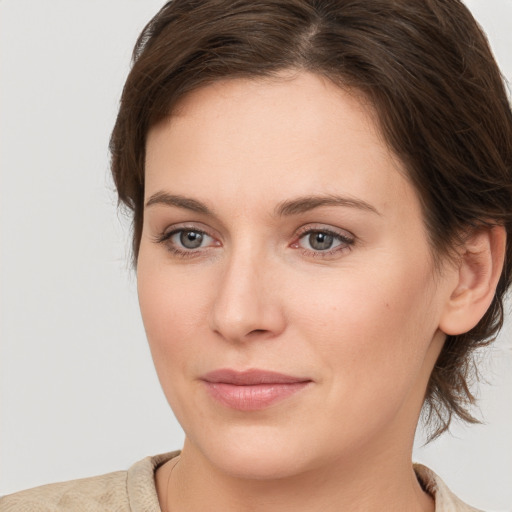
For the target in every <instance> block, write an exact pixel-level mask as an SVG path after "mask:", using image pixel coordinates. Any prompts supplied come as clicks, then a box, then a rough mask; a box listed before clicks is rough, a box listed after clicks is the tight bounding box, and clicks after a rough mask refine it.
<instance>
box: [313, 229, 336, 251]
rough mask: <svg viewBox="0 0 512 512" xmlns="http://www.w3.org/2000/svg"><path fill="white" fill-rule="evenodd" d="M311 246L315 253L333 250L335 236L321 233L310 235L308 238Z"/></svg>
mask: <svg viewBox="0 0 512 512" xmlns="http://www.w3.org/2000/svg"><path fill="white" fill-rule="evenodd" d="M308 243H309V246H310V247H311V248H312V249H313V250H315V251H326V250H328V249H331V247H332V245H333V243H334V236H332V235H330V234H329V233H322V232H320V231H317V232H314V233H310V234H309V236H308Z"/></svg>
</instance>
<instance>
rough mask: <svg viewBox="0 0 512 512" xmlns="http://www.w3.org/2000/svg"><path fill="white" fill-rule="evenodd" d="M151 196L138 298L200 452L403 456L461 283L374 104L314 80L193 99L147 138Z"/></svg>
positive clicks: (207, 457) (219, 87)
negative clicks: (443, 269)
mask: <svg viewBox="0 0 512 512" xmlns="http://www.w3.org/2000/svg"><path fill="white" fill-rule="evenodd" d="M145 201H146V208H145V213H144V227H143V233H142V241H141V246H140V253H139V260H138V291H139V300H140V306H141V310H142V316H143V320H144V325H145V328H146V332H147V336H148V339H149V344H150V347H151V351H152V355H153V358H154V362H155V366H156V369H157V372H158V376H159V378H160V382H161V384H162V387H163V390H164V392H165V395H166V397H167V399H168V401H169V403H170V405H171V407H172V409H173V411H174V413H175V414H176V416H177V418H178V420H179V422H180V423H181V425H182V427H183V429H184V431H185V433H186V438H187V440H186V444H185V446H186V449H187V450H189V452H190V453H194V454H195V455H196V456H198V457H202V459H203V460H204V461H208V463H210V464H212V465H213V466H215V467H217V468H220V469H222V470H224V471H226V472H228V473H230V474H233V475H242V476H252V477H256V478H265V477H278V476H286V475H290V474H294V473H299V472H301V471H306V470H307V469H311V468H314V467H319V466H321V465H329V464H330V463H333V464H335V463H336V461H339V460H341V459H343V460H345V461H356V460H363V459H364V458H365V457H370V454H371V456H372V457H374V456H375V454H377V453H380V454H382V455H383V456H384V454H386V453H389V452H388V450H392V451H393V453H395V454H396V453H401V450H402V451H403V452H404V453H408V450H409V448H410V446H409V445H410V444H412V437H413V435H414V429H415V426H416V422H417V416H418V414H419V410H420V407H421V404H422V401H423V397H424V394H425V388H426V385H427V381H428V376H429V374H430V372H431V370H432V367H433V365H434V362H435V359H436V357H437V355H438V353H439V350H440V348H441V346H442V342H443V340H444V335H443V334H442V333H441V332H440V331H439V329H438V325H439V319H440V316H441V312H442V310H443V306H444V304H445V302H446V300H447V297H448V296H449V286H447V281H449V280H447V279H445V278H444V277H443V279H442V280H441V279H440V278H439V277H438V276H437V274H435V273H434V271H433V267H432V260H431V253H430V248H429V245H428V241H427V234H426V232H425V227H424V225H423V221H422V216H421V211H420V204H419V201H418V198H417V196H416V194H415V192H414V190H413V188H412V186H411V185H410V184H409V182H408V181H407V180H406V179H405V178H404V171H403V169H402V168H401V164H400V162H399V161H398V160H397V159H396V158H395V157H394V156H393V155H392V154H391V152H390V151H389V150H388V148H387V147H386V145H385V143H384V142H383V139H382V137H381V136H380V134H379V131H378V129H377V127H376V125H375V122H374V120H373V118H372V113H371V110H370V108H369V107H368V105H367V104H365V103H364V101H362V100H361V99H360V98H359V99H358V97H357V96H356V95H351V94H349V93H348V92H346V91H343V90H341V89H339V88H338V87H336V86H335V85H333V84H332V83H330V82H329V81H327V80H324V79H322V78H320V77H318V76H316V75H313V74H307V73H297V74H296V75H294V76H292V75H288V76H287V77H284V76H283V79H282V80H277V79H276V80H272V81H271V80H267V81H262V80H260V81H256V80H241V79H234V80H227V81H223V82H220V83H217V84H215V85H211V86H208V87H205V88H203V89H200V90H198V91H196V92H193V93H191V94H189V95H188V96H187V97H186V98H185V99H183V100H182V101H181V103H180V104H179V108H178V109H177V111H176V114H175V115H173V117H172V119H170V120H166V121H165V122H162V123H161V124H159V125H157V126H156V127H154V128H153V129H152V130H151V131H150V133H149V135H148V140H147V155H146V197H145ZM276 374H277V375H276Z"/></svg>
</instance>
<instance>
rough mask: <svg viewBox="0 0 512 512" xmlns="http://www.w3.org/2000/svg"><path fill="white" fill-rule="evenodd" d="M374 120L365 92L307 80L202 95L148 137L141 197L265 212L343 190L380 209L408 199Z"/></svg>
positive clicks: (209, 89) (243, 82)
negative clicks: (229, 203) (265, 206)
mask: <svg viewBox="0 0 512 512" xmlns="http://www.w3.org/2000/svg"><path fill="white" fill-rule="evenodd" d="M375 119H376V118H375V113H374V111H373V109H372V108H371V106H370V105H369V102H368V101H365V99H364V97H363V96H362V94H356V93H355V92H353V91H347V90H344V89H341V88H339V87H338V86H336V85H334V84H333V83H332V82H331V81H329V80H328V79H326V78H323V77H320V76H318V75H315V74H311V73H295V74H294V75H291V74H289V73H288V74H287V75H283V76H281V77H278V78H272V79H264V80H263V79H258V80H249V79H231V80H225V81H221V82H218V83H215V84H212V85H209V86H206V87H203V88H200V89H198V90H196V91H193V92H192V93H189V94H188V95H186V96H185V97H184V98H182V100H181V101H180V102H179V103H178V104H177V105H176V108H175V109H174V111H173V114H172V116H170V117H169V118H167V119H165V120H164V121H162V122H160V123H159V124H157V125H156V126H154V127H153V128H152V129H151V130H150V132H149V134H148V139H147V148H146V199H147V197H149V196H150V195H152V194H154V193H156V192H158V191H160V190H164V189H167V188H169V187H171V188H172V191H173V192H176V193H185V192H186V193H189V192H190V188H191V187H193V189H194V194H196V195H197V196H199V197H202V198H204V199H205V200H212V199H213V200H215V198H219V199H221V198H226V197H231V200H233V198H237V197H244V198H246V201H245V203H244V206H245V207H248V206H249V205H250V204H252V203H258V205H261V204H262V203H263V202H265V200H266V201H267V202H268V203H269V207H270V203H271V202H274V203H275V202H278V201H282V200H283V199H286V197H285V196H286V195H304V194H305V193H308V194H319V193H331V194H332V193H339V194H344V195H349V196H354V197H356V196H357V197H360V198H361V199H364V200H367V201H368V202H373V203H374V204H375V206H376V208H377V209H384V210H385V209H386V208H387V203H389V202H390V201H391V202H393V201H395V202H396V197H403V198H407V197H408V196H410V195H411V194H412V195H413V196H414V193H413V191H412V189H411V187H410V185H409V184H408V182H407V180H405V179H404V177H403V176H404V175H405V170H404V168H403V166H402V164H401V162H400V161H399V160H398V159H397V158H396V157H395V155H394V154H393V153H392V152H391V151H390V150H389V148H388V146H387V145H386V143H385V142H384V140H383V137H382V135H381V133H380V130H379V129H378V126H377V123H376V122H375ZM405 206H406V207H407V206H408V205H405ZM409 206H410V205H409Z"/></svg>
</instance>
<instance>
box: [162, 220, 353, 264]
mask: <svg viewBox="0 0 512 512" xmlns="http://www.w3.org/2000/svg"><path fill="white" fill-rule="evenodd" d="M187 231H188V232H194V233H198V234H200V235H203V236H207V237H210V238H213V237H212V236H210V235H209V234H208V233H207V232H206V231H203V230H201V229H197V228H194V227H180V228H177V229H174V230H172V231H169V232H164V233H162V234H161V235H158V236H157V237H156V238H155V242H156V243H158V244H164V245H165V247H166V249H167V250H168V251H169V252H171V253H172V254H173V255H174V256H177V257H179V258H194V257H197V256H200V255H201V249H196V250H193V249H189V250H182V249H179V248H177V247H176V246H175V245H173V244H170V243H167V242H169V240H170V239H171V238H172V237H173V236H174V235H176V234H178V233H182V232H187ZM314 233H322V234H326V235H329V236H332V237H333V238H334V239H335V240H337V241H338V242H340V244H339V245H337V246H335V247H334V248H333V249H328V250H325V251H319V250H317V251H315V250H310V249H304V248H301V247H300V245H299V240H301V239H302V238H305V237H306V236H310V235H312V234H314ZM354 243H355V240H354V238H351V237H348V236H345V235H342V234H341V233H338V232H336V231H334V230H331V229H328V228H304V229H303V230H299V232H298V233H297V235H296V241H295V242H293V243H292V244H291V247H294V248H297V249H300V250H301V254H302V255H304V256H307V257H313V258H329V257H332V256H334V255H335V254H337V253H338V252H344V251H347V250H350V249H351V246H353V245H354Z"/></svg>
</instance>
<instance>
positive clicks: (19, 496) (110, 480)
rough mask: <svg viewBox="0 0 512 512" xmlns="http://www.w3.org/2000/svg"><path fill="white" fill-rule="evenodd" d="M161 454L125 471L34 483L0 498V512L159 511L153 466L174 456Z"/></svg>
mask: <svg viewBox="0 0 512 512" xmlns="http://www.w3.org/2000/svg"><path fill="white" fill-rule="evenodd" d="M174 455H175V453H169V454H162V455H157V456H154V457H146V458H145V459H143V460H141V461H139V462H137V463H136V464H134V465H133V466H132V467H131V468H130V469H129V470H128V471H116V472H114V473H107V474H105V475H100V476H94V477H90V478H81V479H79V480H70V481H68V482H59V483H54V484H48V485H43V486H40V487H34V488H33V489H28V490H26V491H21V492H17V493H14V494H10V495H8V496H4V497H3V498H0V510H1V512H29V511H30V512H64V511H66V512H82V511H83V512H100V511H101V512H104V511H105V510H108V511H112V512H125V511H126V512H139V511H140V512H142V511H147V512H150V511H155V512H157V511H159V510H160V509H159V505H158V496H157V494H156V489H155V485H154V471H155V469H156V468H157V467H158V466H159V465H161V464H163V463H164V462H165V461H167V460H169V459H170V458H172V456H174Z"/></svg>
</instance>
